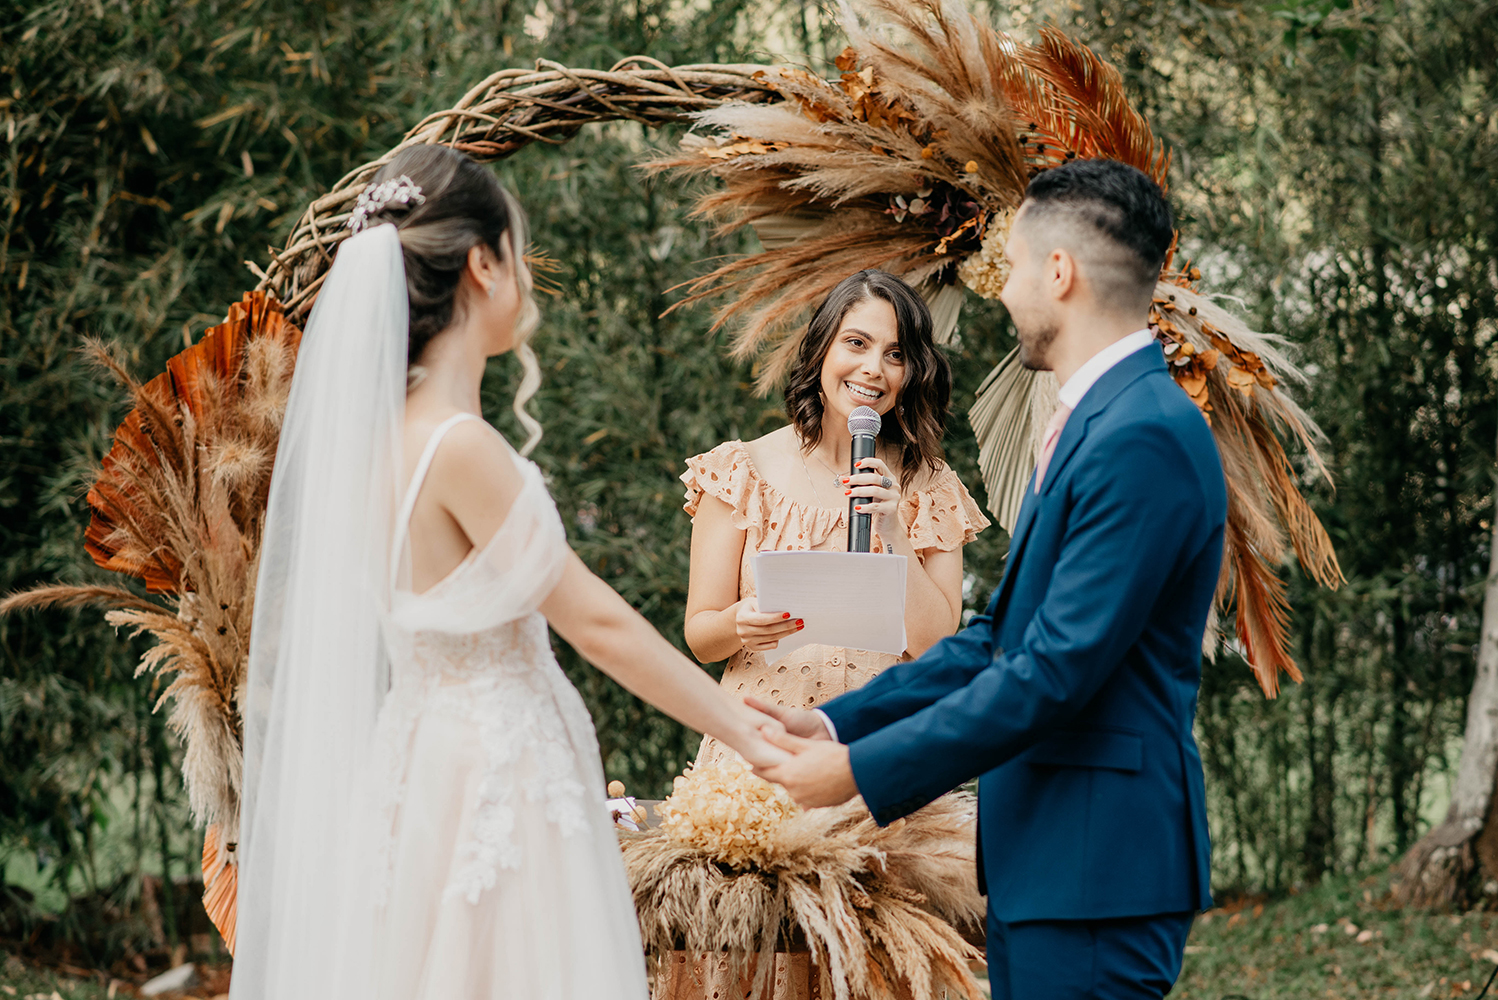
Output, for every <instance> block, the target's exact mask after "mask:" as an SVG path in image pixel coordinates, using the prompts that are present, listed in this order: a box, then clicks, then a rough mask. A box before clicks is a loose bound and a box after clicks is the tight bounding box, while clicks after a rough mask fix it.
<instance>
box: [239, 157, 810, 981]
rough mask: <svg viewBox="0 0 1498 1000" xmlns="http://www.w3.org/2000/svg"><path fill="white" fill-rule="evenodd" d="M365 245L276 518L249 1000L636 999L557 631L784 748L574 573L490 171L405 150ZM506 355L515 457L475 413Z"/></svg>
mask: <svg viewBox="0 0 1498 1000" xmlns="http://www.w3.org/2000/svg"><path fill="white" fill-rule="evenodd" d="M349 224H350V228H352V229H353V230H354V232H355V235H354V236H353V237H351V238H350V239H349V240H347V241H346V242H345V243H344V244H343V245H342V247H341V248H340V250H339V252H338V256H337V259H336V262H335V263H334V265H333V267H332V269H331V270H330V272H329V273H328V275H327V278H326V282H325V284H324V285H323V288H322V289H321V291H320V294H319V297H318V301H317V305H316V307H315V309H314V310H313V313H312V317H311V320H310V322H309V324H308V326H307V331H306V335H305V337H304V338H303V341H302V348H301V354H300V357H299V360H298V363H297V370H296V376H295V380H294V382H293V386H292V391H291V396H290V400H289V402H288V405H287V411H286V415H285V422H284V427H283V431H282V437H281V443H280V447H279V450H278V452H277V456H276V465H275V475H274V479H273V481H272V483H271V493H270V502H269V506H268V512H267V515H266V527H265V541H264V545H263V549H262V557H261V563H260V568H259V578H258V582H257V590H256V602H255V617H254V621H255V633H254V637H253V640H252V643H251V651H250V667H249V681H248V685H247V690H246V692H245V696H244V697H245V704H244V705H243V706H241V707H242V711H243V716H244V722H245V733H244V742H245V772H244V802H245V819H244V822H243V824H242V833H241V840H240V846H239V851H240V856H241V868H240V883H239V942H238V948H237V953H236V956H235V965H234V976H233V987H232V990H231V996H232V997H233V1000H299V998H304V997H305V998H309V1000H310V998H317V1000H323V998H328V997H349V998H358V1000H366V998H389V1000H481V998H482V1000H500V998H512V997H525V998H526V1000H549V998H555V1000H564V998H565V1000H597V998H600V997H608V996H616V997H626V998H638V1000H643V998H644V997H645V995H646V985H645V971H644V959H643V955H642V952H641V947H640V938H639V931H638V928H637V926H636V923H635V914H634V908H633V904H632V900H631V897H630V891H629V886H628V884H627V883H626V881H625V877H624V870H623V867H622V864H621V861H620V857H619V849H618V846H617V843H616V841H615V836H614V832H613V828H612V823H611V820H610V817H609V814H608V812H607V811H606V808H605V805H604V799H605V795H604V787H603V776H602V768H601V766H600V762H599V756H598V744H597V740H596V737H595V735H594V731H593V726H592V722H591V720H590V719H589V716H588V713H587V710H586V709H585V707H584V705H583V702H582V699H581V698H580V697H579V696H578V694H577V692H576V691H575V690H574V689H573V688H572V686H571V685H570V684H569V683H568V681H567V679H566V677H565V676H564V675H563V673H562V671H561V669H560V667H559V666H558V665H557V662H556V660H555V659H554V658H553V656H552V653H551V647H550V643H549V639H548V635H547V623H548V622H549V623H550V624H551V626H552V627H553V628H555V629H556V631H557V632H558V633H559V634H560V635H561V636H562V637H563V638H564V639H566V640H567V641H568V642H570V643H571V644H572V645H573V646H574V647H575V648H576V649H577V650H578V651H579V652H580V653H581V654H582V655H583V656H584V657H585V658H587V659H588V660H589V661H590V662H592V663H594V664H597V665H598V666H599V667H600V668H601V669H603V670H604V671H605V672H606V673H608V674H609V675H610V676H611V677H613V678H614V679H615V680H617V681H619V683H621V684H623V685H624V686H625V687H626V688H628V689H629V690H631V691H633V692H634V693H635V694H637V695H639V696H640V697H641V698H644V699H645V700H647V701H649V702H651V703H652V704H654V705H656V706H657V707H659V708H660V709H661V710H662V711H664V712H666V713H667V714H669V715H671V716H673V717H674V718H676V719H678V720H680V721H681V722H683V723H684V724H686V725H688V726H691V727H692V728H694V729H697V730H700V731H702V732H705V733H708V734H710V735H712V736H714V737H716V738H718V739H720V740H722V741H723V742H725V743H727V744H729V745H730V746H732V747H733V748H734V749H736V750H738V751H739V752H740V753H741V754H743V755H744V756H745V757H746V758H747V759H749V760H750V761H751V762H753V763H755V764H757V765H758V764H769V763H772V762H774V761H778V760H780V759H782V758H783V756H784V754H783V753H782V751H780V750H777V749H776V748H774V747H772V746H770V745H769V744H768V743H766V742H765V741H764V739H763V737H762V736H761V734H760V733H759V731H758V727H759V726H760V725H762V724H765V723H766V722H767V721H768V720H767V719H766V718H765V717H764V716H761V715H758V714H757V713H755V712H753V711H752V710H750V709H749V708H748V707H746V706H744V705H742V704H739V703H737V702H736V701H735V700H734V699H732V698H731V697H730V696H728V695H727V694H726V693H725V692H724V691H723V690H722V689H721V688H719V687H718V685H717V684H715V683H714V682H713V681H712V679H711V678H709V677H708V676H707V675H706V674H704V673H703V672H702V671H701V670H699V669H697V667H696V666H695V665H694V664H692V663H691V662H690V661H689V660H687V658H686V657H684V656H683V655H682V654H681V653H679V652H677V651H676V649H675V648H674V647H673V646H671V644H670V643H668V642H667V641H666V640H665V639H663V638H661V637H660V636H659V635H658V634H657V633H656V632H655V631H654V630H653V629H652V628H651V627H650V626H649V625H648V624H647V623H646V621H645V620H644V619H643V618H641V617H640V616H639V615H638V614H636V613H635V612H634V611H633V610H632V609H630V608H629V607H628V605H626V604H625V602H624V601H623V600H622V599H621V598H620V597H619V596H618V595H617V594H616V593H614V591H613V590H611V589H610V588H609V587H608V586H607V585H606V584H604V583H603V582H602V581H601V580H599V579H598V578H597V577H595V576H594V575H593V574H592V573H590V572H589V571H588V570H587V569H586V568H585V567H584V566H583V564H582V562H581V561H580V560H579V559H578V558H577V556H576V555H574V554H573V553H572V552H571V550H570V549H569V548H568V547H567V542H566V537H565V535H564V533H563V529H562V524H561V521H560V519H559V518H558V516H557V511H556V507H555V506H554V504H553V502H552V500H551V497H550V496H549V495H548V494H547V491H546V486H545V484H544V482H543V481H542V478H541V473H540V472H539V471H538V470H537V468H536V466H535V465H533V464H532V463H530V462H529V461H528V460H526V459H525V458H523V457H521V456H522V454H523V453H524V452H526V451H528V450H529V449H530V448H531V447H532V446H534V445H535V443H536V441H537V439H538V438H539V437H540V435H541V428H540V426H539V424H537V422H536V421H535V420H534V419H533V418H532V417H531V416H530V415H529V414H527V413H526V411H525V403H526V401H527V400H528V399H529V398H530V397H531V396H532V395H533V394H534V393H535V390H536V387H537V384H538V382H539V380H540V375H539V369H538V367H537V364H536V360H535V356H534V355H533V354H532V352H531V349H530V347H529V346H528V343H527V341H528V339H529V336H530V333H531V331H532V330H533V329H534V328H535V325H536V319H537V312H536V307H535V305H534V303H533V301H532V299H531V294H530V276H529V273H528V271H527V268H526V266H525V263H524V260H523V258H522V256H521V250H522V248H523V247H524V246H525V234H524V220H523V218H522V216H521V214H520V210H519V208H518V206H517V205H516V204H515V202H514V201H513V200H512V199H511V198H510V197H509V196H508V194H507V193H506V192H505V191H504V190H503V188H501V187H500V185H499V183H498V182H497V180H496V179H495V178H494V177H493V175H492V174H490V173H489V172H488V171H487V170H485V169H483V168H481V167H480V166H478V165H477V164H475V163H474V162H473V161H471V160H469V159H468V158H467V157H465V156H463V155H461V154H459V153H456V152H454V151H452V150H449V149H446V148H444V147H441V146H421V147H414V148H410V149H407V150H405V151H403V152H401V153H400V154H398V155H397V156H396V157H395V158H394V159H393V160H392V161H391V162H390V163H389V164H387V165H386V166H385V167H384V168H383V169H382V170H381V171H380V173H379V174H378V175H377V176H376V177H375V179H374V181H373V182H372V183H371V185H370V187H369V188H368V189H367V190H366V192H365V194H364V195H362V196H361V197H360V200H359V204H358V206H357V207H356V209H355V211H354V213H353V216H352V218H351V219H350V223H349ZM511 350H513V351H515V353H516V355H517V356H518V358H519V360H520V362H521V367H522V369H523V371H524V377H523V379H522V381H521V385H520V388H519V391H518V392H517V394H516V398H515V413H516V416H517V417H518V418H519V420H520V422H521V424H522V425H523V426H524V427H525V428H526V430H527V431H528V433H529V440H528V441H527V442H526V444H525V447H524V448H523V449H521V452H520V453H517V452H515V451H514V450H513V449H512V448H511V447H510V445H509V444H508V443H507V442H506V441H505V439H504V438H503V437H501V436H500V435H499V434H498V433H497V432H496V431H494V430H493V429H492V428H491V427H489V425H488V424H486V423H485V422H484V421H483V420H481V419H480V418H479V416H478V413H479V384H480V381H481V379H482V377H483V374H484V367H485V362H486V359H487V358H489V357H492V356H494V355H498V354H503V353H504V352H506V351H511ZM771 726H772V728H773V726H774V724H773V723H771Z"/></svg>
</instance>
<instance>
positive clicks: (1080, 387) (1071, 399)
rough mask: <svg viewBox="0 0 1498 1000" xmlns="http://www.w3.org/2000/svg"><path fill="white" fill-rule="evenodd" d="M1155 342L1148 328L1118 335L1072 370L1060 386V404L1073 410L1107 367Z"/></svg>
mask: <svg viewBox="0 0 1498 1000" xmlns="http://www.w3.org/2000/svg"><path fill="white" fill-rule="evenodd" d="M1154 342H1155V335H1154V334H1153V333H1151V332H1150V331H1149V330H1147V329H1146V330H1136V331H1134V332H1133V333H1131V334H1129V335H1128V336H1127V337H1120V338H1119V339H1117V340H1115V341H1114V342H1113V343H1111V344H1109V345H1108V346H1107V347H1105V348H1103V349H1102V350H1101V351H1098V352H1097V353H1096V354H1094V355H1093V356H1092V357H1090V358H1088V359H1087V361H1086V362H1084V363H1083V365H1082V367H1081V368H1078V369H1077V370H1076V371H1074V372H1072V375H1071V378H1069V379H1067V380H1066V384H1065V385H1063V386H1062V387H1061V393H1060V398H1061V405H1062V406H1065V407H1066V408H1067V409H1070V410H1075V409H1076V408H1077V404H1079V403H1081V402H1082V397H1083V396H1085V395H1087V390H1088V389H1091V388H1092V386H1093V384H1094V383H1095V382H1097V380H1098V379H1100V378H1102V377H1103V376H1104V375H1105V374H1107V372H1108V369H1110V368H1112V367H1113V366H1114V365H1116V364H1118V363H1119V362H1120V361H1122V360H1123V359H1124V358H1126V357H1128V356H1129V355H1130V354H1133V353H1134V352H1136V351H1142V350H1144V349H1145V348H1146V347H1148V346H1149V345H1151V344H1153V343H1154Z"/></svg>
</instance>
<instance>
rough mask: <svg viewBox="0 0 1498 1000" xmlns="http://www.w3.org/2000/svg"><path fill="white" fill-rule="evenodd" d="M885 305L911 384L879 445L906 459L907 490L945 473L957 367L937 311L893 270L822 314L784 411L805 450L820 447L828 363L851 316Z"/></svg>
mask: <svg viewBox="0 0 1498 1000" xmlns="http://www.w3.org/2000/svg"><path fill="white" fill-rule="evenodd" d="M868 299H883V300H884V301H886V302H888V303H889V304H890V306H891V308H893V309H894V311H895V327H896V329H897V330H898V331H899V338H900V353H901V354H903V355H904V359H905V365H904V368H905V377H904V380H903V381H902V382H901V383H900V391H899V393H898V394H897V395H896V397H895V405H894V407H893V408H892V409H891V410H890V411H889V412H888V413H886V414H884V415H883V417H884V419H883V421H882V422H881V424H880V427H879V439H880V440H881V441H883V442H884V443H885V444H886V445H889V446H891V447H893V448H894V449H896V450H897V451H898V452H899V454H900V459H899V462H898V463H897V464H898V465H899V467H900V480H901V482H902V484H903V485H904V486H905V487H906V488H909V487H910V485H911V484H912V483H913V482H914V481H915V478H916V477H917V476H918V475H919V473H920V472H921V470H922V469H923V468H925V469H927V470H929V471H930V472H932V473H937V472H940V471H941V467H942V462H943V460H944V452H943V449H942V439H943V438H944V437H945V436H946V433H947V410H948V408H949V407H950V405H951V402H952V367H951V365H949V364H948V363H947V358H946V355H944V354H942V352H941V351H939V350H938V349H937V347H936V343H935V341H934V340H933V339H932V336H931V310H929V309H928V308H926V301H925V300H924V299H922V298H921V296H920V294H919V293H918V292H916V290H915V289H913V288H911V287H910V286H909V285H907V284H906V283H905V282H903V281H901V280H900V279H899V278H897V277H895V276H894V275H893V274H890V273H889V272H887V271H879V270H875V269H872V268H870V269H869V270H866V271H859V272H858V273H857V274H854V275H851V276H850V277H847V278H844V279H843V280H842V281H840V282H838V285H837V287H836V288H834V289H833V290H832V291H830V292H828V293H827V298H826V299H825V300H823V302H822V304H821V305H820V306H818V307H817V311H816V312H815V313H814V314H813V315H812V317H811V323H810V324H809V325H808V326H807V329H806V336H805V337H803V338H802V339H801V351H800V353H799V354H798V355H797V356H796V363H795V366H794V367H793V368H792V369H791V373H790V375H789V377H787V379H786V383H785V410H786V415H787V416H788V417H789V418H790V421H791V426H793V427H795V428H796V433H797V434H798V435H800V437H801V443H802V445H803V446H804V447H806V448H814V447H816V445H817V443H818V442H820V441H821V440H822V411H823V408H824V401H823V399H822V363H823V362H824V361H825V360H826V359H827V352H828V350H830V349H831V347H832V341H833V338H834V337H836V336H837V331H838V328H839V327H840V326H842V325H843V317H844V316H846V315H847V314H848V310H850V309H852V308H853V307H854V306H856V305H858V304H859V303H860V302H864V301H866V300H868Z"/></svg>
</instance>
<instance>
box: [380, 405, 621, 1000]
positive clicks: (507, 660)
mask: <svg viewBox="0 0 1498 1000" xmlns="http://www.w3.org/2000/svg"><path fill="white" fill-rule="evenodd" d="M465 419H468V420H477V419H478V418H477V417H473V416H471V415H469V414H460V415H458V416H456V417H453V418H451V419H449V420H448V421H446V422H445V423H443V424H442V425H441V426H440V427H438V428H437V430H436V431H435V432H434V433H433V434H432V436H431V438H430V440H429V441H428V442H427V445H426V449H425V451H424V452H423V453H422V456H421V459H420V461H419V462H418V463H417V466H416V471H415V474H414V475H413V477H412V481H411V485H410V487H409V488H408V490H407V492H406V497H405V501H404V503H403V504H402V506H401V508H400V511H399V515H398V517H397V520H396V525H397V527H396V532H397V534H396V545H395V546H394V548H395V551H396V553H397V555H396V557H395V561H394V564H393V566H392V578H393V579H395V580H396V581H398V582H397V585H396V587H395V590H394V595H393V599H392V601H391V606H390V612H389V615H388V617H387V620H386V622H385V633H386V637H387V642H388V644H389V651H390V664H391V684H390V692H389V694H388V695H387V696H386V699H385V703H384V706H383V708H382V709H381V712H380V717H379V721H378V723H377V728H376V737H375V745H376V753H377V754H378V755H379V756H380V758H381V759H380V762H379V767H378V769H377V771H376V773H377V774H380V775H382V778H381V779H380V781H379V794H380V797H381V799H382V800H383V801H382V809H381V815H380V819H379V822H378V832H379V835H380V836H381V837H382V838H383V840H384V842H383V844H381V845H379V846H380V847H381V848H383V850H380V851H378V852H377V854H376V856H377V857H379V858H380V868H381V871H380V872H379V873H378V875H377V878H379V879H381V880H383V883H382V884H378V885H377V887H376V893H375V899H376V904H377V907H378V909H379V913H378V916H377V927H378V929H377V946H376V949H375V961H376V963H377V969H378V971H377V974H376V975H375V977H374V982H375V986H376V989H377V990H378V994H377V995H378V996H379V997H381V998H388V1000H459V998H462V1000H481V998H482V1000H511V998H525V1000H547V998H557V1000H561V998H566V1000H601V998H607V997H641V998H643V997H644V996H645V993H646V985H645V967H644V958H643V952H642V950H641V946H640V934H639V928H638V926H637V924H636V922H635V912H634V904H633V901H632V899H631V896H630V890H629V885H628V883H627V882H626V880H625V877H624V868H623V865H622V863H621V861H620V854H619V845H618V840H617V838H616V836H615V833H614V830H613V823H612V820H611V819H610V816H609V814H608V811H607V808H606V806H605V793H604V782H603V774H602V768H601V765H600V763H599V754H598V741H597V738H596V736H595V735H594V731H593V723H592V720H591V718H590V717H589V715H588V711H587V708H586V707H585V706H584V705H583V701H582V698H581V697H579V695H578V693H577V691H576V690H575V689H574V688H573V686H572V684H571V683H570V682H569V681H568V680H567V677H566V675H564V674H563V673H562V669H561V667H560V666H559V665H558V664H557V661H556V658H555V657H554V656H553V655H552V651H551V643H550V639H549V637H548V633H547V627H546V619H545V618H543V617H542V616H541V614H540V613H539V612H538V611H537V610H536V608H537V606H538V605H539V604H540V603H541V602H542V601H543V600H544V599H545V598H546V596H547V595H548V594H549V593H550V592H551V590H552V588H553V587H555V586H556V582H557V579H558V578H559V577H560V575H561V572H562V566H563V563H564V560H565V557H566V555H567V551H568V550H567V543H566V536H565V534H564V532H563V530H562V524H561V521H560V519H559V518H558V516H557V511H556V506H555V505H554V503H553V502H552V499H551V497H550V496H549V495H548V493H547V491H546V486H545V484H544V483H543V481H542V478H541V473H540V471H539V470H538V469H537V468H536V466H535V465H534V464H532V463H531V462H529V461H527V460H526V459H524V458H521V457H520V456H519V455H515V456H514V458H515V462H516V464H517V465H518V466H519V468H520V470H521V472H522V474H523V475H524V477H525V485H524V487H523V488H522V490H521V491H520V494H519V496H517V497H516V499H515V503H514V506H513V507H512V508H511V510H510V512H509V514H508V516H507V518H506V520H505V522H504V525H503V526H502V527H501V528H500V529H499V531H497V532H496V533H495V535H494V537H493V538H492V539H490V540H489V541H488V542H487V544H485V545H484V546H483V547H482V548H475V549H473V550H472V551H471V552H470V553H469V554H468V556H467V558H465V559H464V560H463V562H462V563H461V564H459V565H458V567H457V568H456V569H454V570H453V571H452V572H451V573H450V574H448V575H447V576H446V577H445V578H444V579H443V580H442V581H441V582H439V583H437V584H436V585H435V586H433V587H431V588H430V589H428V590H426V591H424V592H422V593H419V594H417V593H413V592H412V591H411V590H410V589H409V588H408V587H407V586H405V585H404V581H406V580H408V579H409V569H408V567H409V555H408V554H407V552H406V550H407V549H408V545H407V544H406V528H407V525H408V523H409V519H410V516H411V511H412V508H413V506H414V505H415V502H416V497H417V495H418V494H419V492H420V490H421V486H422V481H423V479H424V477H425V475H426V472H427V469H428V468H429V467H430V465H431V461H432V457H433V456H434V455H435V453H436V450H437V448H438V447H439V445H440V444H441V441H442V437H443V435H444V434H446V432H447V431H448V430H449V429H451V428H452V427H453V426H455V425H456V424H457V423H458V422H460V421H462V420H465Z"/></svg>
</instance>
